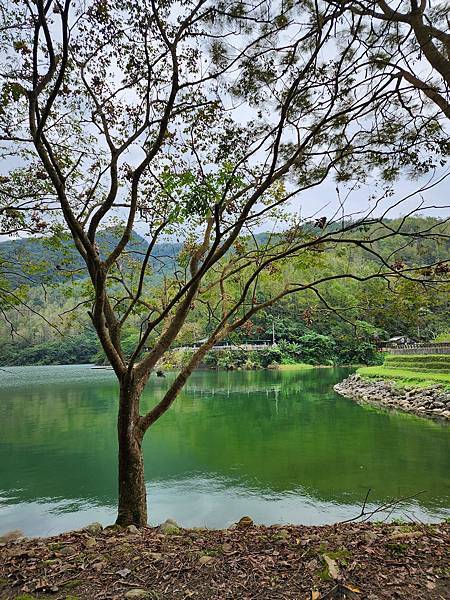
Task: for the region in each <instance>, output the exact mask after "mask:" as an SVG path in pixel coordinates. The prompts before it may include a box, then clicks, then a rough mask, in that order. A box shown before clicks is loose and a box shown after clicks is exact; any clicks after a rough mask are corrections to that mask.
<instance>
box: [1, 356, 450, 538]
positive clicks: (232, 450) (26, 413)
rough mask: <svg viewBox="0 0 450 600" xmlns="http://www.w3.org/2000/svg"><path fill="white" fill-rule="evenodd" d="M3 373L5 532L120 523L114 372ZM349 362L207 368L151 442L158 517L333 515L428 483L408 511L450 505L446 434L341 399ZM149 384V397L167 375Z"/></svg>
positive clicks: (189, 522)
mask: <svg viewBox="0 0 450 600" xmlns="http://www.w3.org/2000/svg"><path fill="white" fill-rule="evenodd" d="M8 370H9V371H10V372H9V373H4V372H2V373H1V375H0V383H1V392H0V494H1V496H0V531H2V530H7V529H12V528H16V527H18V528H21V529H23V530H24V531H26V532H27V533H28V534H30V535H32V534H43V535H45V534H48V533H49V532H56V531H62V530H65V529H68V528H73V527H78V526H81V525H82V524H84V523H86V522H87V521H92V520H100V521H103V522H104V523H108V522H111V521H112V520H113V518H114V506H115V501H116V500H115V496H116V481H115V477H116V475H115V471H116V455H117V448H116V435H115V420H116V396H117V386H116V383H115V381H114V377H113V374H112V373H110V372H108V371H98V370H92V369H90V368H89V367H84V366H78V367H21V368H11V369H8ZM344 375H345V371H342V370H341V371H339V370H328V369H326V370H323V369H322V370H314V371H305V372H270V371H264V372H263V371H259V372H239V373H226V372H220V373H213V372H197V373H195V374H194V375H193V377H192V379H191V380H190V382H189V384H188V386H187V388H186V389H185V390H184V392H183V394H182V395H181V397H180V398H179V399H178V401H177V402H176V404H175V405H174V407H173V409H172V410H171V411H169V412H168V413H167V414H166V415H165V416H164V417H163V418H162V419H161V420H160V421H159V422H158V423H157V424H156V426H155V427H154V428H152V430H150V432H149V434H148V436H147V437H146V440H145V447H144V451H145V456H146V479H147V481H148V482H149V485H148V494H149V502H150V517H151V521H152V522H153V523H156V522H160V521H161V520H164V519H165V518H167V517H169V516H170V517H173V518H176V519H177V520H179V522H180V523H182V524H184V525H186V526H193V525H199V526H200V525H207V526H211V527H220V526H225V525H228V524H229V523H230V522H232V521H234V520H236V519H238V518H239V517H240V516H242V515H243V514H251V515H252V516H253V518H254V519H255V520H256V521H257V522H266V523H273V522H303V523H324V522H333V521H336V520H340V519H343V518H348V517H350V516H354V515H355V514H357V512H358V506H359V504H360V502H361V501H362V499H363V498H364V495H365V493H366V491H367V489H368V488H369V487H370V488H372V490H373V492H372V495H371V498H372V501H373V505H374V506H375V505H377V504H381V503H383V502H385V501H386V500H388V499H390V498H393V497H402V496H409V495H411V494H414V493H416V492H418V491H420V490H426V493H425V494H423V495H421V496H420V497H419V498H418V499H417V500H416V501H414V502H409V503H408V504H407V506H406V508H405V509H404V510H407V511H413V512H414V514H415V515H416V516H418V517H420V518H424V519H430V518H440V517H442V516H444V515H446V514H448V512H446V506H447V505H448V496H449V485H448V472H449V467H450V459H449V452H448V450H449V439H450V436H449V430H448V428H445V427H442V426H441V425H439V424H437V423H433V422H429V421H424V420H420V419H418V418H415V417H411V416H409V415H399V414H392V413H386V412H380V411H376V410H373V409H368V408H363V407H360V406H358V405H356V404H354V403H352V402H350V401H346V400H344V399H342V398H339V397H338V396H336V395H335V394H334V393H333V392H332V384H333V383H334V382H335V381H337V380H339V379H341V378H342V377H343V376H344ZM170 379H171V376H170V375H169V376H168V377H167V378H166V379H155V380H154V381H151V383H150V384H149V386H147V389H146V391H145V397H144V406H145V407H147V408H148V407H150V406H151V405H152V404H154V403H155V402H156V401H157V400H158V399H159V398H161V397H162V395H163V393H164V390H165V389H166V388H167V386H168V385H169V383H170Z"/></svg>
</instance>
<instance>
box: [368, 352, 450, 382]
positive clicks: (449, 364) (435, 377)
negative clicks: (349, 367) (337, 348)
mask: <svg viewBox="0 0 450 600" xmlns="http://www.w3.org/2000/svg"><path fill="white" fill-rule="evenodd" d="M358 373H359V374H360V375H361V376H363V377H370V378H376V379H394V380H395V381H397V382H398V384H399V385H404V386H417V387H426V386H429V385H436V384H438V383H440V384H443V385H444V386H445V387H446V388H447V387H449V388H450V354H428V355H421V354H405V355H398V354H388V355H387V356H386V358H385V360H384V364H383V365H382V366H380V367H362V368H361V369H358Z"/></svg>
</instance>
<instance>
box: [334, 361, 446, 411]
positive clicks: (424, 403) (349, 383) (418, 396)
mask: <svg viewBox="0 0 450 600" xmlns="http://www.w3.org/2000/svg"><path fill="white" fill-rule="evenodd" d="M333 389H334V391H335V392H337V393H338V394H339V395H341V396H343V397H344V398H348V399H350V400H354V401H355V402H357V403H359V404H369V405H371V406H375V407H377V408H382V409H388V410H399V411H402V412H405V413H408V414H414V415H417V416H419V417H426V418H428V419H433V420H436V421H441V422H449V421H450V393H448V392H446V391H445V390H444V388H443V386H442V385H433V386H430V387H413V386H408V387H404V388H399V387H397V386H396V385H395V381H394V380H374V379H365V378H364V377H361V376H360V375H358V373H353V374H352V375H350V376H349V377H347V379H344V381H342V382H341V383H337V384H336V385H334V386H333Z"/></svg>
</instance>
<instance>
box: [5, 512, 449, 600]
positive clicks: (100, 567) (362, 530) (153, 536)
mask: <svg viewBox="0 0 450 600" xmlns="http://www.w3.org/2000/svg"><path fill="white" fill-rule="evenodd" d="M449 531H450V526H449V525H448V524H446V523H441V524H432V525H424V524H408V525H407V526H401V527H399V526H397V525H391V524H385V523H381V524H375V523H372V524H370V523H349V524H337V525H327V526H320V527H312V526H287V525H283V526H282V527H281V526H271V527H266V526H257V525H253V524H249V523H247V522H246V523H245V526H244V523H242V524H241V526H239V524H238V525H237V526H233V527H231V528H229V529H222V530H213V529H211V530H210V529H182V528H179V529H178V531H177V533H176V534H163V533H162V532H161V530H160V529H159V528H152V527H147V528H144V529H140V530H137V532H136V531H134V530H131V532H130V531H128V530H127V529H120V528H118V527H116V526H112V527H109V528H106V529H103V530H102V531H99V532H97V533H91V532H88V531H86V530H82V531H73V532H69V533H65V534H62V535H59V536H57V537H53V538H45V539H44V538H34V539H25V540H12V541H9V542H7V543H4V544H0V598H1V599H2V600H3V599H4V600H25V599H26V600H32V599H35V598H54V599H55V600H60V599H61V600H67V599H68V598H69V599H70V600H92V599H94V600H122V599H126V598H144V599H148V600H163V599H164V600H166V599H174V600H178V599H179V600H186V599H188V598H193V599H194V600H195V599H199V600H213V599H217V600H219V599H220V600H226V599H233V600H261V599H262V600H282V599H295V600H327V599H330V600H346V599H347V600H387V599H389V600H393V599H405V600H419V599H420V600H423V599H427V600H447V599H448V598H450V585H449V581H450V579H449V577H450V571H449V564H450V560H449V559H450V556H449ZM90 540H91V541H90ZM93 542H95V543H93Z"/></svg>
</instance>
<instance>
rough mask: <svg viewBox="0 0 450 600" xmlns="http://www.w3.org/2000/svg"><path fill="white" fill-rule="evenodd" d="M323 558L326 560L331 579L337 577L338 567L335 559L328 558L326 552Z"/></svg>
mask: <svg viewBox="0 0 450 600" xmlns="http://www.w3.org/2000/svg"><path fill="white" fill-rule="evenodd" d="M323 560H324V561H325V562H326V564H327V567H328V573H329V574H330V577H332V578H333V579H339V567H338V564H337V562H336V561H335V560H333V559H332V558H330V557H329V556H328V555H327V554H324V555H323Z"/></svg>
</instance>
